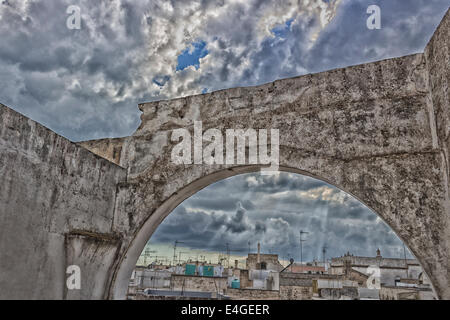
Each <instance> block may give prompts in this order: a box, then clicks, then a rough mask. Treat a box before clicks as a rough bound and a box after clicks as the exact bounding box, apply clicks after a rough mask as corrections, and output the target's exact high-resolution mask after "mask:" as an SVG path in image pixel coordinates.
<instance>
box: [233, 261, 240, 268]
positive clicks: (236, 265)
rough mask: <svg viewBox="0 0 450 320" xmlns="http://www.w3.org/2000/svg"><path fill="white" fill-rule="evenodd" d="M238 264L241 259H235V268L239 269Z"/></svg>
mask: <svg viewBox="0 0 450 320" xmlns="http://www.w3.org/2000/svg"><path fill="white" fill-rule="evenodd" d="M238 264H239V260H234V268H235V269H239V268H238Z"/></svg>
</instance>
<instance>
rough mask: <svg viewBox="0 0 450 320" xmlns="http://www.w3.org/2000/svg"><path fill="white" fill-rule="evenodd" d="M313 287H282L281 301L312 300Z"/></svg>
mask: <svg viewBox="0 0 450 320" xmlns="http://www.w3.org/2000/svg"><path fill="white" fill-rule="evenodd" d="M312 296H313V288H312V286H280V300H311V299H312Z"/></svg>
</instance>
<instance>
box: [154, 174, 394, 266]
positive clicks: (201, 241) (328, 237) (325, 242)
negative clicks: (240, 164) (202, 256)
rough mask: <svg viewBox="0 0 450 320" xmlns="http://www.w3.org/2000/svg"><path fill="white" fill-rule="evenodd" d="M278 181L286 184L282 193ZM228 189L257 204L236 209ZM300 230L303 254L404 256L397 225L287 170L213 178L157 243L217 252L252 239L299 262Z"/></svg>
mask: <svg viewBox="0 0 450 320" xmlns="http://www.w3.org/2000/svg"><path fill="white" fill-rule="evenodd" d="M255 181H256V182H255ZM274 181H278V182H279V183H280V187H279V188H278V190H277V184H276V182H274ZM286 181H291V183H287V182H286ZM259 183H261V184H266V183H267V184H268V186H266V188H263V187H262V185H260V184H259ZM302 184H303V186H302ZM230 186H233V188H230ZM224 188H225V189H227V190H228V192H229V199H237V198H239V197H238V195H239V194H240V195H241V196H242V197H241V199H242V200H244V199H247V198H248V199H251V201H252V203H253V207H252V208H251V209H249V208H245V209H244V206H243V203H244V201H242V202H241V201H236V202H235V203H234V204H233V206H232V209H231V210H230V207H231V206H230V204H229V202H231V201H229V202H227V201H222V199H223V196H222V195H223V190H224ZM206 199H209V200H210V201H204V200H206ZM216 199H217V203H216V204H215V205H211V203H213V202H214V200H216ZM233 201H234V200H233ZM202 205H204V206H202ZM221 205H222V207H221ZM300 230H304V231H307V232H309V233H308V234H306V235H304V236H303V237H304V239H305V240H307V241H306V242H305V243H304V246H305V247H304V257H305V259H313V258H321V257H322V247H323V246H326V247H327V248H328V249H327V252H328V253H327V255H328V256H329V257H330V256H338V255H342V254H344V253H346V252H347V251H350V252H352V253H353V254H359V255H374V254H375V252H376V249H377V248H380V249H381V250H382V252H383V255H385V256H399V254H401V253H402V243H401V241H400V240H399V239H398V238H397V236H396V235H395V234H394V233H393V232H392V230H391V229H390V228H389V227H388V226H387V225H386V224H385V223H383V222H382V221H381V220H380V219H378V218H377V215H376V214H375V213H374V212H372V211H371V210H369V209H368V208H367V207H365V206H364V205H362V204H361V203H360V202H358V201H357V200H356V199H354V198H352V197H351V196H349V195H347V194H345V193H343V192H342V191H340V190H338V189H336V188H334V187H332V186H330V185H328V184H325V183H323V182H321V181H319V180H316V179H313V178H309V177H305V176H301V175H296V174H289V173H280V175H279V176H278V177H277V176H261V175H259V174H247V175H240V176H236V177H233V178H229V179H226V180H222V181H220V182H218V183H215V184H213V185H211V186H209V187H207V188H205V189H203V190H202V191H200V192H198V193H197V194H196V195H195V196H193V197H191V198H190V199H187V200H186V201H185V202H183V204H182V205H181V206H179V207H178V208H177V209H176V210H174V212H173V213H172V214H170V215H169V217H168V218H167V219H166V221H165V222H164V223H163V224H162V225H161V226H160V227H159V229H158V230H157V232H156V233H155V235H154V237H153V238H152V239H151V242H155V243H164V242H166V243H167V242H168V243H171V242H173V241H175V240H176V239H178V240H182V241H184V242H185V245H186V246H189V247H191V248H193V249H201V250H211V251H219V252H223V251H224V248H225V244H226V243H229V245H230V246H231V247H233V248H241V249H245V248H247V247H248V243H249V242H250V243H251V247H252V250H255V246H256V243H257V242H260V243H261V244H262V248H263V251H264V252H269V251H271V252H276V253H279V254H280V256H282V257H283V258H285V257H287V255H288V254H290V257H294V258H295V259H299V231H300ZM247 250H248V249H247ZM243 252H247V251H246V250H243ZM236 254H238V252H236Z"/></svg>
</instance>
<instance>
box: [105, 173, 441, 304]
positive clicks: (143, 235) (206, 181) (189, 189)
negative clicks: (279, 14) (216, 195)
mask: <svg viewBox="0 0 450 320" xmlns="http://www.w3.org/2000/svg"><path fill="white" fill-rule="evenodd" d="M260 169H261V167H260V166H258V165H251V166H236V167H231V168H224V169H221V170H217V171H215V172H213V173H210V174H208V175H204V176H202V177H200V178H199V179H196V180H194V181H193V182H191V183H189V184H187V185H184V186H183V187H182V188H180V189H179V190H178V191H177V192H175V193H173V195H171V196H170V197H169V198H168V199H167V200H166V201H164V202H163V203H162V204H161V206H159V207H158V208H157V209H156V210H155V211H154V212H153V213H150V214H148V215H147V218H146V220H145V222H144V223H143V224H142V226H141V227H140V228H139V230H138V231H137V232H136V234H135V236H134V238H133V240H131V242H130V245H129V247H128V248H127V249H126V252H125V253H124V255H123V257H122V259H121V260H120V263H119V264H118V267H117V269H116V272H115V274H114V276H113V280H112V284H111V287H110V291H109V298H110V299H124V298H125V296H126V290H127V287H128V283H129V279H130V276H131V273H132V270H133V269H134V267H135V265H136V262H137V260H138V258H139V256H140V254H141V252H142V251H143V249H144V247H145V245H146V243H147V242H148V240H149V239H150V238H151V236H152V235H153V233H154V232H155V230H156V229H157V228H158V227H159V225H160V224H161V223H162V222H163V221H164V219H165V218H166V217H167V216H168V215H169V214H170V213H171V212H172V211H173V210H174V209H175V208H176V207H177V206H178V205H179V204H181V203H182V202H183V201H184V200H186V199H188V198H189V197H191V196H192V195H194V194H195V193H197V192H199V191H200V190H202V189H204V188H206V187H208V186H209V185H211V184H213V183H215V182H218V181H220V180H223V179H226V178H229V177H233V176H236V175H240V174H246V173H254V172H258V171H260ZM280 171H282V172H290V173H296V174H301V175H305V176H309V177H312V178H315V179H318V180H321V181H324V182H326V183H328V184H330V185H333V186H334V187H336V188H338V189H340V190H341V191H344V192H345V193H347V194H349V195H351V196H353V197H354V198H355V199H357V200H358V201H359V202H361V203H362V204H364V205H365V206H367V207H368V208H369V209H370V210H371V211H372V212H373V213H374V214H376V215H377V216H378V217H380V218H381V219H382V220H383V221H384V222H385V223H386V224H387V225H388V226H389V227H391V229H392V230H393V232H394V233H395V234H396V235H397V236H398V237H399V238H400V239H401V241H403V242H404V243H405V245H406V246H407V247H408V249H409V250H410V251H411V253H413V255H414V256H415V257H416V259H417V260H418V261H419V263H420V264H421V266H422V268H424V266H425V268H424V270H425V271H424V272H425V273H426V274H427V275H428V272H427V271H426V270H427V269H428V268H426V265H425V264H424V257H423V256H422V255H421V254H420V252H418V251H417V250H418V248H417V247H415V246H414V243H411V245H412V247H411V246H410V243H408V242H409V241H408V239H406V241H405V239H403V238H402V234H403V233H402V232H399V231H401V230H399V226H398V225H393V224H392V222H390V221H389V218H388V219H386V217H388V215H387V214H383V212H382V211H381V212H380V211H376V210H374V209H373V206H371V205H370V203H371V202H372V201H371V200H370V199H361V198H360V197H359V196H358V195H357V194H354V193H353V192H352V191H349V190H347V188H345V187H343V186H339V185H336V182H333V181H335V179H332V178H330V177H328V178H325V177H321V176H318V175H316V174H312V173H311V172H308V171H305V170H301V169H299V168H293V167H286V166H281V167H280ZM429 278H430V279H433V278H432V277H430V276H429ZM431 281H432V287H433V291H434V292H435V293H436V290H435V289H434V282H433V280H431Z"/></svg>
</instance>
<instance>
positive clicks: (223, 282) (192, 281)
mask: <svg viewBox="0 0 450 320" xmlns="http://www.w3.org/2000/svg"><path fill="white" fill-rule="evenodd" d="M170 286H171V289H172V290H174V291H196V292H197V291H200V292H218V293H221V294H222V293H224V292H225V291H226V290H227V286H228V278H227V277H201V276H186V275H182V274H172V276H171V279H170Z"/></svg>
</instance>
